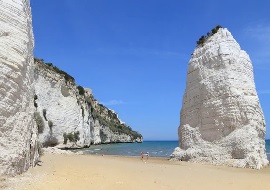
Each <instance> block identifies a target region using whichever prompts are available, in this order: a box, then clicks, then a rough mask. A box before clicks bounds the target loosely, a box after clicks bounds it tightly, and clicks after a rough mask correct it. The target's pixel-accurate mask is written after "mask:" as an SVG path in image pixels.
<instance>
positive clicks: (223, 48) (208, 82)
mask: <svg viewBox="0 0 270 190" xmlns="http://www.w3.org/2000/svg"><path fill="white" fill-rule="evenodd" d="M180 120H181V122H180V127H179V131H178V133H179V140H180V141H179V146H180V148H179V147H178V148H176V149H175V151H174V153H173V154H172V155H171V157H172V159H176V160H185V161H192V162H203V163H211V164H215V165H228V166H235V167H248V168H256V169H259V168H262V167H264V166H265V165H267V164H268V160H267V157H266V153H265V139H264V138H265V130H266V126H265V120H264V115H263V112H262V109H261V106H260V103H259V99H258V96H257V92H256V88H255V84H254V76H253V67H252V64H251V61H250V58H249V56H248V54H247V53H246V52H245V51H243V50H241V48H240V46H239V44H238V43H237V42H236V41H235V39H234V38H233V36H232V35H231V33H230V32H229V31H228V30H227V29H222V28H221V29H219V30H218V32H217V33H216V34H214V35H212V36H210V37H209V38H207V39H206V41H205V42H204V43H203V44H202V45H198V46H197V47H196V49H195V51H194V53H193V54H192V57H191V59H190V61H189V63H188V75H187V83H186V91H185V94H184V97H183V104H182V109H181V118H180Z"/></svg>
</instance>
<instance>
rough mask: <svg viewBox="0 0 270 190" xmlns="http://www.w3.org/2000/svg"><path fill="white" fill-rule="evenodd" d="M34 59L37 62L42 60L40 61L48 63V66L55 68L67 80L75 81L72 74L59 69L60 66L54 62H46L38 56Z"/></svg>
mask: <svg viewBox="0 0 270 190" xmlns="http://www.w3.org/2000/svg"><path fill="white" fill-rule="evenodd" d="M34 61H35V62H40V63H43V64H45V65H47V66H48V68H50V69H52V70H54V71H55V72H57V73H59V74H62V75H64V78H65V80H66V81H71V82H73V83H75V79H74V78H73V77H72V76H71V75H69V74H68V73H66V72H65V71H63V70H61V69H59V68H58V67H56V66H54V65H53V64H52V63H44V60H43V59H39V58H36V57H35V58H34Z"/></svg>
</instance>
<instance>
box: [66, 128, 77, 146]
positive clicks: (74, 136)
mask: <svg viewBox="0 0 270 190" xmlns="http://www.w3.org/2000/svg"><path fill="white" fill-rule="evenodd" d="M63 137H64V144H67V141H68V140H69V142H73V143H77V141H79V140H80V132H79V131H77V132H73V133H68V134H67V133H64V134H63Z"/></svg>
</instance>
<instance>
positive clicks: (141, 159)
mask: <svg viewBox="0 0 270 190" xmlns="http://www.w3.org/2000/svg"><path fill="white" fill-rule="evenodd" d="M141 160H143V152H141Z"/></svg>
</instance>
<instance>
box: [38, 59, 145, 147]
mask: <svg viewBox="0 0 270 190" xmlns="http://www.w3.org/2000/svg"><path fill="white" fill-rule="evenodd" d="M34 73H35V75H34V78H35V80H34V85H35V94H36V98H37V99H36V113H38V114H39V115H40V118H41V120H42V121H43V124H44V130H43V131H42V132H41V133H40V134H39V139H40V142H41V143H42V144H43V146H45V147H46V146H56V147H58V148H83V147H88V146H90V145H91V144H101V143H116V142H142V136H141V135H140V134H139V133H136V132H135V131H133V130H132V129H131V128H130V127H128V126H127V125H125V124H124V123H121V121H120V119H119V118H118V115H117V114H116V113H115V112H114V111H113V110H110V109H109V108H107V107H105V106H103V105H102V104H100V103H99V102H98V101H97V100H96V99H95V98H94V96H93V94H92V90H91V89H87V88H85V89H84V88H82V87H78V86H77V85H76V84H75V81H74V79H73V78H72V77H71V76H69V75H67V74H62V73H61V71H60V72H59V69H56V68H55V67H54V66H52V65H50V64H45V63H43V61H42V60H39V59H36V61H35V72H34ZM80 88H81V92H80ZM76 133H77V134H78V137H79V139H78V141H74V142H72V141H71V140H67V141H66V142H65V137H64V136H65V134H66V137H67V139H68V137H70V136H72V135H73V134H76Z"/></svg>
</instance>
